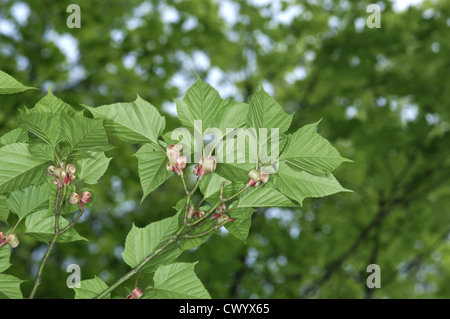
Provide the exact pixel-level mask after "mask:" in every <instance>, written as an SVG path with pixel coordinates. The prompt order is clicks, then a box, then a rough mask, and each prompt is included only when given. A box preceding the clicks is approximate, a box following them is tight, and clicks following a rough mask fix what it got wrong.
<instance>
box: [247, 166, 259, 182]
mask: <svg viewBox="0 0 450 319" xmlns="http://www.w3.org/2000/svg"><path fill="white" fill-rule="evenodd" d="M248 177H249V178H250V179H251V180H253V181H254V182H255V183H256V182H259V179H260V178H261V173H260V172H259V171H258V170H256V169H252V170H251V171H250V172H248Z"/></svg>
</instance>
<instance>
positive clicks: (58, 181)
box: [52, 177, 62, 186]
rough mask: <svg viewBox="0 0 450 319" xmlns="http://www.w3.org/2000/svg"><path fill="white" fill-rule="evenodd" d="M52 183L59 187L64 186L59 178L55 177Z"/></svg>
mask: <svg viewBox="0 0 450 319" xmlns="http://www.w3.org/2000/svg"><path fill="white" fill-rule="evenodd" d="M52 183H53V184H55V185H58V186H61V185H62V183H61V180H60V179H59V178H58V177H55V178H54V179H53V181H52Z"/></svg>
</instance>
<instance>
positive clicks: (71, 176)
mask: <svg viewBox="0 0 450 319" xmlns="http://www.w3.org/2000/svg"><path fill="white" fill-rule="evenodd" d="M76 178H77V177H76V176H75V175H70V176H69V179H70V181H71V182H73V181H74V180H75V179H76Z"/></svg>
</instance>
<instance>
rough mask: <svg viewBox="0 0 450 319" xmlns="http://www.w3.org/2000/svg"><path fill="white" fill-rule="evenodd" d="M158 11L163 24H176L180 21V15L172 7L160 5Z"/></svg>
mask: <svg viewBox="0 0 450 319" xmlns="http://www.w3.org/2000/svg"><path fill="white" fill-rule="evenodd" d="M158 10H160V12H161V20H162V21H163V23H164V24H170V23H177V22H179V21H180V14H179V13H178V11H177V9H175V8H174V7H171V6H168V5H166V4H164V3H161V4H160V5H159V8H158Z"/></svg>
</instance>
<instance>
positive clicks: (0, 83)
mask: <svg viewBox="0 0 450 319" xmlns="http://www.w3.org/2000/svg"><path fill="white" fill-rule="evenodd" d="M30 89H36V88H34V87H31V86H25V85H23V84H22V83H20V82H19V81H17V80H16V79H14V78H13V77H12V76H11V75H9V74H7V73H5V72H3V71H0V94H12V93H18V92H23V91H26V90H30ZM36 90H37V89H36Z"/></svg>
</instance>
